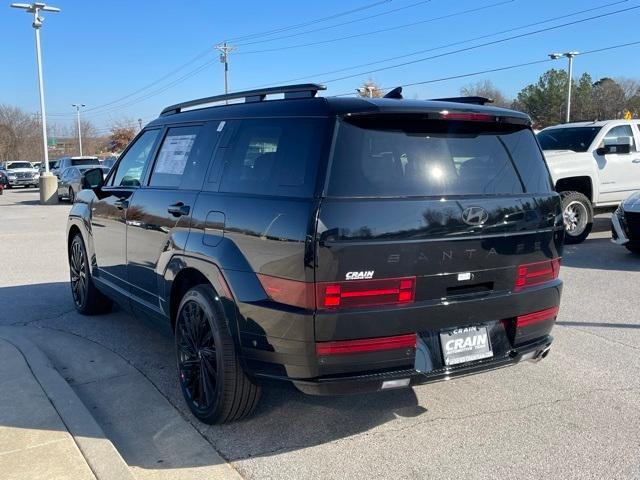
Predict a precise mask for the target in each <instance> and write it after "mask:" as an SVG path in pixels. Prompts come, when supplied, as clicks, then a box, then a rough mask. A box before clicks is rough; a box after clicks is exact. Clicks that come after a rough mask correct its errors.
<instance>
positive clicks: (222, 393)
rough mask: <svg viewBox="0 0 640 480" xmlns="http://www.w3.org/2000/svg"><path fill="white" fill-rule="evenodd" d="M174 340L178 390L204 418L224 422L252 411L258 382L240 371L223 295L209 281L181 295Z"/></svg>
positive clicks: (195, 411)
mask: <svg viewBox="0 0 640 480" xmlns="http://www.w3.org/2000/svg"><path fill="white" fill-rule="evenodd" d="M214 299H215V300H214ZM175 342H176V356H177V363H178V380H179V382H180V388H181V390H182V394H183V396H184V399H185V401H186V403H187V405H188V406H189V409H190V410H191V412H192V413H193V414H194V415H195V416H196V417H197V418H198V419H199V420H200V421H202V422H204V423H209V424H212V423H225V422H230V421H233V420H239V419H241V418H244V417H246V416H248V415H250V414H251V413H252V412H253V410H254V409H255V406H256V405H257V403H258V400H259V399H260V386H259V385H258V384H256V383H255V382H254V381H253V380H252V379H251V378H249V377H248V376H247V375H246V374H245V372H244V370H243V369H242V365H241V364H240V361H239V359H238V355H237V354H236V347H235V343H234V341H233V338H232V336H231V332H230V330H229V326H228V323H227V319H226V316H225V313H224V309H223V308H222V305H221V304H220V298H219V297H218V296H217V295H216V293H215V291H214V290H213V288H212V287H211V285H197V286H195V287H193V288H191V289H190V290H189V291H187V292H186V293H185V294H184V296H183V297H182V301H181V302H180V305H179V307H178V312H177V315H176V325H175Z"/></svg>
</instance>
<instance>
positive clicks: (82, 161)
mask: <svg viewBox="0 0 640 480" xmlns="http://www.w3.org/2000/svg"><path fill="white" fill-rule="evenodd" d="M56 162H57V163H56V165H55V167H54V168H53V169H52V170H51V173H53V174H54V175H55V176H56V177H58V178H60V175H61V174H62V172H63V171H64V170H65V169H66V168H68V167H78V166H80V165H95V166H96V167H99V166H100V160H98V157H89V156H84V157H62V158H59V159H58V160H57V161H56Z"/></svg>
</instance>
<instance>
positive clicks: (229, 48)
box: [216, 42, 236, 103]
mask: <svg viewBox="0 0 640 480" xmlns="http://www.w3.org/2000/svg"><path fill="white" fill-rule="evenodd" d="M216 49H217V50H220V63H224V94H225V95H227V94H228V93H229V54H230V53H231V52H233V51H234V50H235V49H236V47H234V46H233V45H228V44H227V42H224V43H223V44H222V45H216ZM225 103H229V102H228V101H227V100H225Z"/></svg>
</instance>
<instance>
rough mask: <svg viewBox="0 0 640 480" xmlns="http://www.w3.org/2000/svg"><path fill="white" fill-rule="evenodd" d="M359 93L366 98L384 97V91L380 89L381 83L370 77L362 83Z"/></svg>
mask: <svg viewBox="0 0 640 480" xmlns="http://www.w3.org/2000/svg"><path fill="white" fill-rule="evenodd" d="M358 95H360V96H361V97H364V98H382V97H384V92H383V91H382V90H381V89H380V85H378V83H377V82H376V81H374V80H373V79H372V78H369V80H367V81H366V82H364V83H363V84H362V87H360V88H358Z"/></svg>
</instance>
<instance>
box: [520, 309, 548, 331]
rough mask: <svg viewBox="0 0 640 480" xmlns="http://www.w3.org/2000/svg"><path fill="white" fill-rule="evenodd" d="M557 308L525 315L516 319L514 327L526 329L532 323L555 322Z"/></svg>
mask: <svg viewBox="0 0 640 480" xmlns="http://www.w3.org/2000/svg"><path fill="white" fill-rule="evenodd" d="M558 310H559V308H558V307H552V308H547V309H545V310H540V311H539V312H533V313H527V314H526V315H520V316H518V317H516V327H517V328H521V327H527V326H529V325H532V324H534V323H540V322H546V321H547V320H555V318H556V317H557V316H558Z"/></svg>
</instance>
